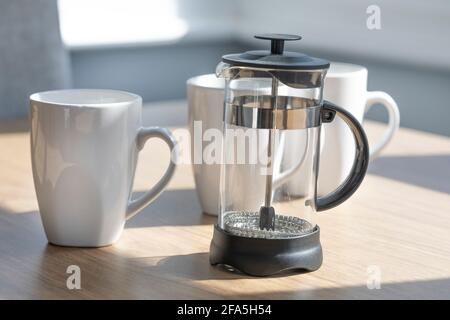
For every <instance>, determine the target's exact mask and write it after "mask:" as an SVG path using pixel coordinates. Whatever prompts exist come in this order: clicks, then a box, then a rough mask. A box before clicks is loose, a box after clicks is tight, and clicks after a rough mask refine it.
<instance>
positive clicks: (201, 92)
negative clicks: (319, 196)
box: [187, 74, 301, 215]
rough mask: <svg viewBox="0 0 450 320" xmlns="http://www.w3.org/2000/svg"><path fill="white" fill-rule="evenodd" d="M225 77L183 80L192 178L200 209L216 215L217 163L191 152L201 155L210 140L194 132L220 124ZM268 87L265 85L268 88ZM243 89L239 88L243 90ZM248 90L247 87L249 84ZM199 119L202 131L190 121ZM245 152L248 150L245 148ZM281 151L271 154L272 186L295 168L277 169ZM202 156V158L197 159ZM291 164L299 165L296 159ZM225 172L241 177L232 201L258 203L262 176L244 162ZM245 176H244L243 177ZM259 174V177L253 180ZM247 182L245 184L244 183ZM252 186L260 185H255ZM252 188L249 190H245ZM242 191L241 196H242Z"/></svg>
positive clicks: (242, 204)
mask: <svg viewBox="0 0 450 320" xmlns="http://www.w3.org/2000/svg"><path fill="white" fill-rule="evenodd" d="M224 87H225V80H224V79H220V78H217V77H216V75H215V74H205V75H201V76H197V77H193V78H191V79H189V80H188V81H187V97H188V112H189V114H188V122H189V131H190V135H191V155H192V162H193V165H192V167H193V171H194V180H195V186H196V190H197V195H198V198H199V201H200V205H201V207H202V210H203V212H204V213H207V214H211V215H217V214H218V211H219V186H220V164H218V163H213V164H207V163H205V162H204V161H201V162H199V161H197V162H196V161H195V158H194V157H195V155H196V154H197V155H198V157H201V156H202V150H205V148H206V147H207V145H208V144H209V143H211V142H210V141H204V140H203V139H202V138H201V137H199V136H198V135H199V134H200V133H204V132H205V131H206V130H208V129H214V130H220V131H221V132H222V127H223V112H224V110H223V104H224ZM270 89H271V88H270V87H268V88H267V90H268V92H270ZM245 90H246V89H245V88H243V91H245ZM249 90H251V87H249ZM195 122H197V123H198V122H201V129H202V132H195V130H194V123H195ZM266 134H267V133H260V136H259V138H260V139H263V140H264V139H267V136H266ZM279 138H280V140H281V141H280V147H281V146H282V145H283V141H284V137H283V136H282V135H280V137H279ZM200 139H202V140H201V141H202V143H201V144H199V143H198V141H199V140H200ZM245 152H248V150H245ZM281 156H282V152H279V153H277V154H276V155H275V159H274V167H275V170H274V189H275V188H276V187H277V186H280V185H281V184H282V183H283V182H285V181H286V180H288V179H289V176H290V175H292V174H293V173H295V168H292V167H291V168H290V170H286V171H283V172H280V168H279V167H280V164H281ZM201 160H203V159H201ZM294 165H301V163H298V161H297V162H296V163H294V164H292V166H294ZM229 174H234V175H238V176H240V177H242V179H241V180H242V181H243V184H242V185H239V186H236V188H235V189H234V190H233V192H234V196H233V197H232V198H233V200H234V202H235V203H240V205H239V207H241V208H243V209H245V208H254V207H255V206H259V205H261V204H260V203H259V201H260V199H262V197H263V196H262V194H263V193H264V192H265V187H264V186H265V176H264V175H260V176H258V175H256V176H255V174H254V172H251V171H249V170H248V167H246V166H239V165H237V166H234V167H233V168H232V170H231V171H230V172H229ZM247 177H248V178H247ZM255 178H260V179H261V181H260V183H258V181H256V182H255V181H254V179H255ZM245 183H247V185H245ZM255 186H261V188H256V187H255ZM248 190H252V194H248ZM244 195H245V196H244Z"/></svg>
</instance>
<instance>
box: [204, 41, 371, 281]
mask: <svg viewBox="0 0 450 320" xmlns="http://www.w3.org/2000/svg"><path fill="white" fill-rule="evenodd" d="M255 38H257V39H263V40H270V41H271V48H270V51H268V50H267V51H266V50H257V51H247V52H245V53H239V54H227V55H224V56H223V57H222V61H221V62H220V63H219V65H218V66H217V69H216V74H217V76H218V77H221V78H224V79H225V83H226V85H225V101H224V118H223V120H224V121H223V122H224V126H223V141H222V154H221V156H222V162H221V173H220V184H221V185H220V201H219V203H220V209H219V217H218V222H217V224H216V225H215V228H214V235H213V239H212V242H211V247H210V263H211V264H212V265H217V264H221V265H227V266H230V267H232V268H234V269H238V270H240V271H241V272H244V273H247V274H250V275H255V276H266V275H272V274H275V273H278V272H281V271H284V270H292V269H305V270H309V271H313V270H316V269H318V268H319V267H320V265H321V264H322V247H321V244H320V238H319V235H320V229H319V226H318V225H317V224H316V223H315V222H314V215H315V213H316V212H318V211H323V210H327V209H330V208H333V207H335V206H337V205H339V204H341V203H342V202H344V201H345V200H347V199H348V198H349V197H350V196H351V195H352V194H353V193H354V192H355V191H356V189H357V188H358V187H359V185H360V184H361V182H362V180H363V179H364V176H365V174H366V171H367V166H368V161H369V146H368V142H367V138H366V135H365V133H364V130H363V128H362V127H361V125H360V124H359V122H358V121H357V120H356V119H355V118H354V117H353V116H352V115H351V114H350V113H348V112H347V111H345V110H344V109H342V108H340V107H338V106H336V105H334V104H332V103H330V102H328V101H323V100H322V89H323V84H324V79H325V75H326V72H327V70H328V68H329V65H330V63H329V62H328V61H326V60H323V59H319V58H314V57H310V56H307V55H305V54H301V53H297V52H288V51H284V42H285V41H291V40H300V39H301V37H300V36H296V35H285V34H265V35H257V36H255ZM335 115H337V116H339V117H340V118H342V120H344V122H345V123H346V124H347V125H348V127H349V128H350V130H351V132H352V133H353V136H354V140H355V144H356V153H355V158H354V163H353V167H352V170H351V172H350V174H349V176H348V177H347V179H346V180H345V181H344V182H343V183H342V185H340V186H338V187H337V189H336V190H335V191H334V192H332V193H330V194H328V195H325V196H323V197H318V196H317V178H318V167H319V166H318V163H319V154H320V129H321V125H322V123H328V122H332V121H333V119H334V117H335ZM287 139H290V142H291V143H290V144H289V145H292V141H294V142H295V143H294V145H296V146H297V147H296V148H292V149H290V150H287V149H286V148H285V147H284V145H285V143H283V142H285V141H286V140H287ZM293 152H294V153H295V154H294V157H292V153H293ZM287 155H289V159H295V161H292V160H291V161H284V160H286V159H287ZM293 173H295V175H294V174H293ZM291 177H295V179H299V177H301V181H296V183H295V184H289V183H287V182H289V179H292V178H291ZM323 178H326V177H323ZM249 182H250V183H249ZM292 185H295V188H293V187H292ZM242 186H245V187H246V190H242Z"/></svg>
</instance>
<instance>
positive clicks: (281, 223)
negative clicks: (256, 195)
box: [224, 211, 314, 239]
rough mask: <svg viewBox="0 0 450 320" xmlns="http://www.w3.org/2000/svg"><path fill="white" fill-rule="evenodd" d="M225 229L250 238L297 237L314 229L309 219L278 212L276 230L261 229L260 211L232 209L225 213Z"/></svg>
mask: <svg viewBox="0 0 450 320" xmlns="http://www.w3.org/2000/svg"><path fill="white" fill-rule="evenodd" d="M224 227H225V230H226V231H228V232H230V233H232V234H235V235H238V236H241V237H248V238H263V239H289V238H295V237H298V236H301V235H304V234H307V233H310V232H312V231H313V230H314V226H313V225H312V224H311V223H309V222H308V221H306V220H304V219H301V218H297V217H293V216H285V215H280V214H277V215H276V216H275V230H265V229H264V230H261V229H260V228H259V212H249V211H231V212H227V213H225V214H224Z"/></svg>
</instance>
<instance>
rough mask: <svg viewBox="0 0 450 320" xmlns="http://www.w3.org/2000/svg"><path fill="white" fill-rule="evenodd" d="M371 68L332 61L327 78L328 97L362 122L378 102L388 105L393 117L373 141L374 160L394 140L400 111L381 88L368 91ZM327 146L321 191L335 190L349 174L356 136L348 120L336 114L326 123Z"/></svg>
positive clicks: (322, 162) (321, 168) (324, 140)
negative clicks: (378, 137)
mask: <svg viewBox="0 0 450 320" xmlns="http://www.w3.org/2000/svg"><path fill="white" fill-rule="evenodd" d="M367 76H368V71H367V69H366V68H365V67H363V66H358V65H353V64H347V63H338V62H332V63H331V66H330V69H329V70H328V73H327V75H326V78H325V86H324V92H323V96H324V99H325V100H328V101H330V102H333V103H334V104H336V105H338V106H340V107H342V108H344V109H346V110H347V111H349V112H350V113H351V114H352V115H353V116H354V117H355V118H356V119H358V121H359V122H360V123H361V124H362V123H363V120H364V115H365V114H366V112H367V111H368V110H369V109H370V108H371V107H372V106H373V105H376V104H379V105H382V106H384V108H386V110H387V112H388V115H389V121H388V125H387V128H386V131H385V133H384V134H383V136H382V137H381V140H380V141H378V142H377V143H371V148H370V160H373V159H375V158H376V157H377V156H378V155H379V154H380V152H381V150H382V149H383V148H384V147H386V145H387V144H388V143H389V142H390V141H391V139H392V137H393V136H394V134H395V132H396V131H397V130H398V128H399V125H400V113H399V110H398V107H397V104H396V103H395V101H394V99H393V98H392V97H391V96H390V95H389V94H387V93H385V92H381V91H367ZM322 128H323V133H322V134H323V135H322V143H323V148H322V151H321V154H320V165H319V179H318V194H319V195H324V194H327V193H329V192H331V191H333V190H334V189H335V188H336V186H338V185H340V184H341V183H342V182H343V181H344V180H345V179H346V177H347V176H348V174H349V172H350V170H351V166H352V164H353V159H354V155H355V146H354V143H353V137H352V134H351V132H350V130H349V129H348V127H347V126H346V125H345V123H344V122H343V121H342V120H341V119H338V118H336V119H335V121H333V122H331V123H326V124H324V125H323V126H322Z"/></svg>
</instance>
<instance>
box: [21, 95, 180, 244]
mask: <svg viewBox="0 0 450 320" xmlns="http://www.w3.org/2000/svg"><path fill="white" fill-rule="evenodd" d="M141 109H142V99H141V97H139V96H137V95H135V94H132V93H128V92H123V91H115V90H94V89H73V90H60V91H47V92H41V93H35V94H33V95H31V97H30V121H31V159H32V167H33V178H34V185H35V189H36V195H37V200H38V204H39V211H40V215H41V219H42V223H43V225H44V229H45V233H46V235H47V239H48V241H49V242H50V243H52V244H56V245H62V246H77V247H100V246H106V245H110V244H112V243H114V242H115V241H116V240H118V238H119V237H120V235H121V233H122V231H123V228H124V225H125V221H126V220H127V219H129V218H131V217H132V216H133V215H135V214H136V213H137V212H139V211H140V210H141V209H143V208H144V207H145V206H146V205H148V204H149V203H150V202H152V201H153V200H154V199H155V198H156V197H157V196H158V195H159V194H160V193H161V192H162V191H163V189H164V188H165V186H166V185H167V183H168V182H169V181H170V179H171V177H172V175H173V173H174V170H175V161H176V160H175V159H173V158H174V157H176V152H172V161H171V162H170V163H169V166H168V168H167V170H166V172H165V173H164V175H163V177H162V178H161V179H160V181H159V182H158V183H156V185H155V186H154V187H153V188H152V189H151V190H149V191H147V192H146V193H144V194H143V195H142V196H140V197H139V198H137V199H135V200H131V193H132V186H133V180H134V174H135V169H136V163H137V160H138V153H139V150H141V149H142V148H143V147H144V145H145V142H146V141H147V140H148V139H150V138H160V139H162V140H163V141H164V142H166V143H167V145H168V146H169V148H170V150H171V151H173V150H174V149H175V146H176V143H175V140H174V138H173V136H172V135H171V133H170V132H169V131H168V130H166V129H163V128H157V127H153V128H143V127H142V125H141ZM175 151H176V150H175Z"/></svg>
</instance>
